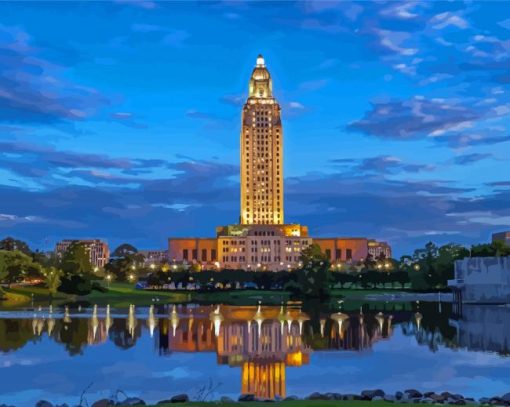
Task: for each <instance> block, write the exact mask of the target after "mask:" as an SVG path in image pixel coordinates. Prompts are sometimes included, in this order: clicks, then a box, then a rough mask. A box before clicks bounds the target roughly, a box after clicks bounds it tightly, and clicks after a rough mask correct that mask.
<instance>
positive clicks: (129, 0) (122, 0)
mask: <svg viewBox="0 0 510 407" xmlns="http://www.w3.org/2000/svg"><path fill="white" fill-rule="evenodd" d="M114 3H117V4H121V5H128V6H133V7H138V8H143V9H145V10H153V9H155V8H157V7H158V4H157V3H156V2H155V1H144V0H114Z"/></svg>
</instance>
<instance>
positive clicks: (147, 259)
mask: <svg viewBox="0 0 510 407" xmlns="http://www.w3.org/2000/svg"><path fill="white" fill-rule="evenodd" d="M138 253H139V254H141V255H142V256H143V258H144V264H145V265H146V266H150V265H151V264H155V265H158V264H162V263H165V262H167V261H168V250H139V251H138Z"/></svg>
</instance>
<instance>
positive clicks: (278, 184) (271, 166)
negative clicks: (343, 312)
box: [168, 55, 391, 271]
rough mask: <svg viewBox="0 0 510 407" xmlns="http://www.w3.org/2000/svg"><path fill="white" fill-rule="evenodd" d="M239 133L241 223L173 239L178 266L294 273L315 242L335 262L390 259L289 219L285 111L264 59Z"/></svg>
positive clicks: (371, 246) (382, 247)
mask: <svg viewBox="0 0 510 407" xmlns="http://www.w3.org/2000/svg"><path fill="white" fill-rule="evenodd" d="M241 114H242V120H241V135H240V172H241V174H240V175H241V181H240V183H241V188H240V193H241V196H240V203H241V207H240V216H239V223H238V224H232V225H226V226H219V227H217V228H216V237H213V238H199V237H198V238H197V237H190V238H179V237H170V238H169V239H168V257H169V260H170V261H171V262H173V263H188V264H198V265H200V266H201V267H202V268H204V269H211V268H217V269H220V268H222V269H223V268H227V269H244V270H267V271H277V270H291V269H294V268H297V267H299V266H300V264H299V261H300V260H299V259H300V256H301V251H302V250H303V249H305V248H306V247H308V246H310V245H311V244H312V243H316V244H318V245H319V246H320V247H321V250H322V251H323V252H324V253H325V254H326V255H327V256H328V257H329V259H330V261H331V263H332V264H333V265H335V264H344V263H352V262H357V261H363V260H364V259H366V258H367V257H368V256H372V257H373V258H377V257H379V256H381V255H383V256H385V257H391V248H390V247H389V245H388V244H387V243H385V242H378V241H376V240H373V239H368V238H364V237H332V238H312V237H310V236H309V235H308V228H307V227H306V226H304V225H300V224H297V223H285V221H284V204H283V202H284V182H283V157H284V156H283V147H284V145H283V127H282V120H281V107H280V105H279V103H278V101H277V100H276V99H275V97H274V96H273V84H272V80H271V75H270V73H269V70H268V69H267V67H266V63H265V60H264V58H263V57H262V55H259V57H258V58H257V61H256V65H255V67H254V69H253V72H252V74H251V78H250V81H249V93H248V99H247V100H246V103H245V104H244V106H243V110H242V113H241Z"/></svg>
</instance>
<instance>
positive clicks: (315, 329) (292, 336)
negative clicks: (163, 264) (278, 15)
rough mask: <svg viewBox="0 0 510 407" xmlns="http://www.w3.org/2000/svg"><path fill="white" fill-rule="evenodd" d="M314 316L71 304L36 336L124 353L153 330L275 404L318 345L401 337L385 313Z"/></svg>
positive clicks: (364, 345)
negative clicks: (210, 359) (206, 356)
mask: <svg viewBox="0 0 510 407" xmlns="http://www.w3.org/2000/svg"><path fill="white" fill-rule="evenodd" d="M75 311H76V310H75ZM415 317H416V315H415ZM314 318H315V320H311V319H310V317H309V316H308V314H307V313H305V312H303V311H302V309H301V308H300V307H297V306H281V307H272V306H267V307H263V306H260V305H259V306H257V307H253V306H224V305H222V306H184V305H172V306H170V307H169V308H165V307H164V306H160V307H158V308H157V309H156V308H155V307H154V306H151V307H149V308H148V309H147V308H141V309H137V308H136V307H135V306H134V305H131V306H130V307H129V308H128V312H127V316H126V313H125V311H124V313H123V315H121V316H120V315H115V316H112V315H111V312H110V307H109V306H107V307H101V308H100V309H98V307H96V306H94V307H93V308H92V309H91V311H89V313H88V314H87V313H86V311H85V312H83V313H82V312H81V311H78V312H77V313H72V312H70V310H69V308H68V307H65V308H64V309H63V310H59V312H58V314H56V315H55V313H52V312H51V310H47V309H46V310H37V311H35V312H34V315H33V319H32V321H31V324H32V326H31V327H32V329H31V333H30V334H31V336H32V338H34V339H36V338H38V337H41V336H42V335H43V334H44V333H46V334H47V335H48V337H51V338H53V339H54V340H55V341H56V342H59V343H63V344H65V346H66V348H67V350H68V351H69V353H70V354H71V355H74V354H78V353H81V352H82V351H83V348H84V347H85V346H87V345H99V344H102V343H105V342H106V341H107V340H110V341H111V342H113V343H114V344H115V345H116V346H118V347H121V348H129V347H132V346H135V344H136V341H137V339H138V338H139V337H140V336H141V334H142V329H143V327H144V326H145V327H146V329H147V332H148V334H149V335H150V337H151V338H152V337H154V339H155V345H156V348H157V349H158V351H159V352H160V354H162V355H165V354H170V353H172V352H214V353H216V355H217V361H218V364H221V365H228V366H231V367H233V368H239V370H240V379H241V389H240V390H241V393H246V394H254V395H255V396H256V397H259V398H263V399H274V398H283V397H285V396H286V375H287V371H286V370H287V368H293V367H300V366H303V365H306V364H308V363H310V354H311V352H312V348H313V349H314V350H315V351H320V350H328V349H337V350H356V351H363V350H365V349H369V348H371V347H372V346H373V344H374V343H375V342H377V341H379V340H381V339H384V338H386V337H388V336H391V334H392V332H393V324H392V322H393V320H392V316H391V315H389V314H383V313H381V312H379V313H377V314H374V313H370V314H363V312H362V311H361V310H360V312H358V313H346V312H345V313H344V312H336V313H332V314H320V315H318V316H317V315H316V316H315V317H314ZM418 319H419V318H418ZM140 320H145V321H144V322H143V323H140ZM27 322H29V323H30V321H27ZM416 322H417V325H418V329H419V325H420V322H419V321H415V323H416ZM29 339H30V338H29V337H27V338H19V341H20V342H21V341H26V340H29ZM16 346H18V345H16Z"/></svg>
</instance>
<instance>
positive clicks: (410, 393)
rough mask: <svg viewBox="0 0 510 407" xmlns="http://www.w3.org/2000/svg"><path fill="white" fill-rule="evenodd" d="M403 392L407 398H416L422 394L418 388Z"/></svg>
mask: <svg viewBox="0 0 510 407" xmlns="http://www.w3.org/2000/svg"><path fill="white" fill-rule="evenodd" d="M404 394H405V395H406V396H407V398H409V399H417V398H422V397H423V394H421V393H420V392H419V391H418V390H415V389H407V390H404Z"/></svg>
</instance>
